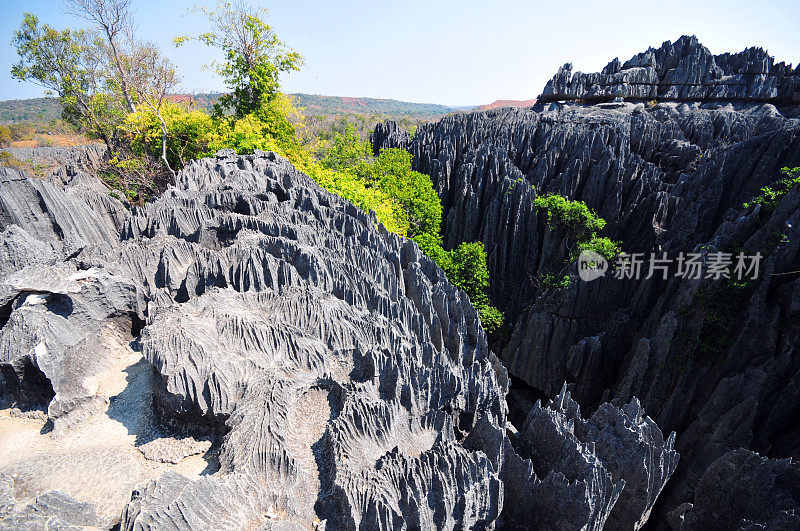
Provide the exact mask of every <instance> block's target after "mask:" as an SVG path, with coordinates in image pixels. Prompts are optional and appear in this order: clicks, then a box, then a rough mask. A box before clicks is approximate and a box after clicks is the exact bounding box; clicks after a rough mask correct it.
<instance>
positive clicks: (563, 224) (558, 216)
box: [533, 194, 606, 242]
mask: <svg viewBox="0 0 800 531" xmlns="http://www.w3.org/2000/svg"><path fill="white" fill-rule="evenodd" d="M533 206H534V208H535V209H536V211H537V212H544V213H546V214H547V221H548V223H550V224H553V225H555V226H556V227H558V228H561V229H563V230H566V231H567V232H568V233H569V235H570V236H571V237H572V239H574V240H575V241H578V242H582V241H585V240H590V239H591V238H593V237H594V236H595V235H596V234H597V233H598V232H600V231H601V230H603V228H605V226H606V222H605V220H604V219H603V218H601V217H598V216H597V214H595V213H594V212H592V211H591V210H589V207H588V206H586V203H584V202H583V201H571V200H569V199H567V198H566V197H564V196H561V195H558V194H548V195H542V196H538V197H536V199H534V200H533Z"/></svg>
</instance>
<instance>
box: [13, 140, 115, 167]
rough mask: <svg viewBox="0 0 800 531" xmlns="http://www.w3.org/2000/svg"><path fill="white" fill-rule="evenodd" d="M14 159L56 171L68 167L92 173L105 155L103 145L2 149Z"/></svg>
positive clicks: (99, 165)
mask: <svg viewBox="0 0 800 531" xmlns="http://www.w3.org/2000/svg"><path fill="white" fill-rule="evenodd" d="M0 151H5V152H7V153H9V154H10V155H12V156H13V157H14V158H16V159H19V160H21V161H29V162H30V163H31V164H35V165H39V166H46V167H48V168H53V169H57V168H59V167H69V168H71V169H72V170H73V171H75V170H78V171H85V172H94V171H96V170H98V169H100V167H101V165H102V162H103V159H104V157H105V155H106V146H105V145H104V144H88V145H85V146H69V147H22V148H19V147H18V148H13V147H8V148H2V149H0Z"/></svg>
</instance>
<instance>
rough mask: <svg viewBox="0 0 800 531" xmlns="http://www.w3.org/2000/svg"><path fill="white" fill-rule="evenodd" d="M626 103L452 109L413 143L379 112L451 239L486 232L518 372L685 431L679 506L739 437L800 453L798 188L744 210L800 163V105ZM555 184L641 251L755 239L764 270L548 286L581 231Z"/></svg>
mask: <svg viewBox="0 0 800 531" xmlns="http://www.w3.org/2000/svg"><path fill="white" fill-rule="evenodd" d="M692 53H694V52H692ZM654 57H655V56H654ZM678 57H683V56H681V55H680V54H677V55H674V58H673V59H674V60H673V59H670V61H673V62H672V63H670V64H673V63H674V65H673V66H671V67H670V68H677V66H675V65H678V63H679V62H680V61H678ZM687 57H688V56H687ZM659 60H660V59H659ZM714 60H715V61H716V59H714ZM681 61H683V59H681ZM640 63H641V65H645V64H648V63H647V58H645V57H642V58H641V60H640ZM731 64H733V63H731ZM737 64H738V63H737ZM641 65H639V66H641ZM639 66H637V68H638V67H639ZM620 68H621V67H620ZM725 68H728V67H727V66H726V67H725ZM731 68H733V67H731ZM737 68H738V67H737ZM742 68H744V67H742ZM776 68H777V67H776ZM781 68H783V67H781ZM777 71H778V70H776V72H777ZM687 75H688V74H687ZM776 75H777V74H776ZM781 75H782V76H784V74H781ZM791 76H795V77H791ZM791 76H790V75H789V74H788V73H786V74H785V76H784V77H781V79H784V78H785V79H787V80H788V79H790V78H791V79H795V78H796V74H791ZM788 82H789V81H787V83H788ZM615 97H616V96H615ZM692 97H694V96H692ZM698 98H699V96H698ZM609 99H612V98H609ZM612 106H613V107H614V108H603V107H599V106H595V105H577V104H566V105H559V104H555V103H554V104H550V105H548V106H547V107H545V106H535V107H534V108H532V109H502V110H494V111H487V112H480V113H470V114H466V115H460V116H450V117H446V118H444V119H442V120H441V121H439V122H437V123H435V124H427V125H424V126H422V127H420V128H419V129H418V130H417V132H416V133H415V135H414V137H413V138H411V139H408V138H404V137H400V136H398V135H391V134H385V132H386V131H389V132H391V131H392V130H393V128H392V127H391V126H381V127H379V128H378V130H377V131H376V134H375V138H376V140H380V139H384V140H383V144H381V145H379V146H377V147H376V149H379V148H380V147H406V148H408V149H409V150H410V151H411V153H412V155H413V156H414V162H413V166H414V169H416V170H418V171H421V172H423V173H426V174H428V175H430V176H431V178H432V180H433V183H434V187H435V188H436V189H437V191H438V192H439V196H440V198H441V200H442V204H443V206H444V219H445V222H444V224H443V233H444V240H445V246H446V247H447V248H453V247H455V246H457V245H458V244H460V243H461V242H464V241H482V242H483V243H484V246H485V248H486V251H487V253H488V262H489V272H490V282H491V297H492V300H493V302H494V303H495V304H496V305H498V306H499V307H500V308H501V309H502V310H504V311H505V313H506V316H507V318H508V319H509V321H510V326H511V328H512V330H513V333H512V336H511V339H510V341H509V342H508V343H506V344H505V345H498V347H502V350H501V358H502V359H503V361H504V363H505V365H506V367H507V368H508V370H509V373H510V374H511V375H512V376H514V377H516V378H518V379H519V380H517V381H519V382H520V383H521V384H522V385H523V386H524V387H529V388H531V392H533V393H534V394H536V393H539V394H540V395H541V394H543V395H545V396H548V397H555V396H556V395H557V394H558V392H559V387H558V386H559V383H560V382H563V381H568V382H571V383H574V385H573V387H572V388H571V390H572V392H573V396H574V397H575V399H576V401H577V402H579V403H580V404H581V405H582V406H583V407H584V408H586V409H587V410H588V411H590V412H592V411H595V410H596V409H597V408H599V407H600V405H601V404H602V403H603V402H607V401H609V400H612V399H615V398H616V399H618V400H619V401H620V403H627V402H629V401H630V400H631V399H632V398H633V397H634V396H636V397H639V399H640V400H641V404H642V406H643V407H644V408H645V409H646V410H647V411H649V412H651V414H652V416H653V419H654V420H655V421H656V422H657V423H658V426H659V427H661V429H662V430H664V431H665V432H671V431H675V432H676V434H677V438H676V443H675V448H676V450H677V451H678V452H680V453H681V456H682V457H681V460H680V463H679V466H678V468H677V469H676V471H675V475H674V476H673V478H672V480H671V481H670V482H669V483H668V485H667V487H666V488H665V490H664V492H663V494H662V496H661V497H660V498H659V502H658V503H657V504H656V506H655V507H654V509H653V510H654V511H655V513H657V514H658V517H659V518H663V517H665V515H666V513H667V512H670V511H671V510H673V509H674V508H676V507H677V506H679V505H681V504H682V503H685V502H689V501H690V500H691V499H692V497H693V496H694V484H695V482H696V478H698V477H701V476H702V474H703V472H704V470H705V469H706V468H707V467H708V465H709V464H710V463H712V462H713V461H714V460H715V459H716V458H718V457H720V456H721V455H723V454H724V453H726V452H728V451H730V450H732V449H735V448H738V447H746V448H750V449H752V450H754V451H758V452H761V453H762V454H764V455H766V456H770V457H783V456H789V455H792V456H797V455H800V438H798V437H797V428H796V420H795V419H796V418H797V415H798V409H797V404H798V401H797V397H798V396H800V373H798V365H797V362H796V360H795V358H796V355H795V352H794V349H793V347H792V345H797V344H798V341H799V340H800V336H799V334H800V321H798V320H797V316H798V315H799V314H798V310H799V309H800V306H798V304H800V299H798V295H797V293H798V289H797V288H798V282H800V281H799V280H798V276H797V274H795V273H793V272H794V271H796V270H797V267H796V264H798V263H800V225H799V223H800V192H798V191H797V190H793V191H792V192H790V193H788V194H786V195H784V196H783V197H782V198H781V200H780V202H779V204H777V205H776V208H775V209H774V210H771V211H766V210H763V209H752V208H751V209H746V208H744V206H743V203H745V202H747V201H749V200H750V199H751V198H753V197H754V196H755V195H757V194H758V193H759V190H760V188H761V187H763V186H767V185H771V184H773V183H774V182H775V181H776V180H778V179H779V178H780V177H781V174H780V171H779V170H780V168H782V167H785V166H788V167H794V166H800V142H799V141H798V139H800V122H799V121H798V119H797V116H798V106H797V105H793V106H792V105H787V104H782V105H781V106H780V107H776V106H774V105H772V104H755V103H744V102H741V101H735V102H732V103H727V104H725V103H724V102H719V103H713V104H712V103H703V102H702V101H692V102H690V101H687V102H683V103H677V102H664V103H659V104H657V105H655V106H653V107H647V108H645V107H644V106H641V105H628V104H625V105H622V106H620V104H619V103H614V104H613V105H612ZM382 131H383V132H382ZM546 193H558V194H561V195H564V196H566V197H569V198H571V199H576V200H581V201H584V202H585V203H586V204H587V205H588V206H589V207H590V208H591V209H592V210H594V211H595V212H597V213H598V214H599V215H600V216H601V217H603V218H604V219H605V220H606V221H607V222H608V225H607V227H606V229H605V230H604V232H603V233H602V235H603V236H608V237H610V238H611V239H613V240H617V241H620V242H621V244H622V248H623V249H624V250H625V251H627V252H629V253H633V252H639V253H645V254H648V255H649V253H651V252H657V253H664V252H666V253H668V256H669V257H672V258H675V257H677V256H678V255H679V253H681V252H683V253H689V252H701V253H706V256H707V253H711V252H716V251H720V250H727V251H735V250H737V249H740V248H743V249H746V250H747V251H748V253H755V252H756V251H760V252H762V255H763V260H762V263H761V269H760V276H759V278H758V280H757V281H756V282H753V283H751V284H749V285H748V287H747V288H746V289H744V290H741V291H736V290H735V289H733V288H731V286H727V288H726V287H725V286H724V285H720V283H719V282H717V283H714V282H712V281H711V280H704V281H695V280H689V279H678V278H671V279H668V280H666V281H663V280H661V279H660V278H651V279H645V278H642V279H640V280H638V281H623V280H617V279H613V278H608V277H606V278H602V279H599V280H595V281H593V282H591V283H586V282H581V281H578V280H577V275H576V270H575V269H571V270H568V272H569V273H570V274H571V275H572V276H573V278H575V280H574V281H573V283H572V285H571V286H569V287H568V288H563V289H559V290H554V291H547V290H543V289H541V287H540V285H539V279H540V278H541V276H542V275H543V274H545V273H548V272H551V271H554V270H557V269H560V268H561V266H562V264H563V261H564V260H565V259H568V258H569V256H570V250H569V249H568V241H567V237H566V234H565V233H564V232H563V231H560V230H551V229H550V227H548V225H547V219H546V217H545V216H544V215H542V214H540V213H538V212H536V210H535V208H534V205H533V202H534V199H535V198H536V196H537V194H546ZM780 235H785V238H784V240H785V241H783V243H779V244H778V243H776V240H775V238H779V239H781V238H782V237H781V236H780ZM573 267H574V266H573ZM646 274H647V271H646V266H645V271H644V274H643V275H642V277H644V276H646ZM699 288H702V290H703V291H700V292H698V289H699ZM707 290H710V293H712V294H719V295H717V296H716V298H715V299H714V301H713V302H714V303H715V304H716V305H713V304H712V309H714V311H716V312H721V313H722V315H723V316H724V317H726V318H729V320H728V319H726V321H725V322H726V323H728V324H725V325H724V327H723V330H722V331H720V330H718V329H716V328H715V325H714V324H713V323H712V322H711V321H713V318H714V315H715V314H713V313H712V314H710V315H708V317H709V318H708V319H707V318H706V308H705V307H704V306H703V304H702V303H701V300H702V294H703V293H705V292H707ZM726 290H727V291H726ZM734 294H738V295H736V297H734ZM524 414H525V412H522V414H521V415H520V414H519V412H517V414H516V415H515V416H516V417H520V416H521V417H522V418H524Z"/></svg>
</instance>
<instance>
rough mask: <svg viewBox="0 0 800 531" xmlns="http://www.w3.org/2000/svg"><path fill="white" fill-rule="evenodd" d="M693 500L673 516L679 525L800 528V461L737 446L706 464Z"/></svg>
mask: <svg viewBox="0 0 800 531" xmlns="http://www.w3.org/2000/svg"><path fill="white" fill-rule="evenodd" d="M693 502H694V503H686V504H684V505H682V506H681V507H680V508H678V509H676V510H675V511H674V512H673V513H671V514H670V515H669V516H668V518H669V519H670V522H671V523H672V524H673V527H674V528H676V529H678V528H679V529H691V530H694V529H710V528H720V529H798V528H800V514H798V507H800V467H798V466H797V464H796V463H792V462H791V460H790V459H765V458H763V457H760V456H758V455H757V454H754V453H753V452H749V451H747V450H744V449H739V450H733V451H730V452H728V453H726V454H725V455H723V456H722V457H720V458H719V459H717V460H716V461H714V462H713V463H712V464H711V466H709V467H708V469H706V471H705V473H704V474H703V477H702V478H700V481H699V482H698V484H697V491H696V493H695V497H694V500H693Z"/></svg>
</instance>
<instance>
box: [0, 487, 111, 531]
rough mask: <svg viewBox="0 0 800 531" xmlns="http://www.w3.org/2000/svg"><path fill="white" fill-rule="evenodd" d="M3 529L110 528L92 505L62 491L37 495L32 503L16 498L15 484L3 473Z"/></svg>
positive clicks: (0, 512)
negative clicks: (19, 500)
mask: <svg viewBox="0 0 800 531" xmlns="http://www.w3.org/2000/svg"><path fill="white" fill-rule="evenodd" d="M0 527H2V528H3V529H47V530H51V529H52V530H61V529H86V528H101V527H108V523H107V522H103V521H102V519H101V518H100V517H99V516H98V515H97V513H96V512H95V510H94V507H93V506H92V505H91V504H89V503H81V502H78V501H76V500H75V499H73V498H71V497H70V496H68V495H66V494H65V493H63V492H61V491H50V492H46V493H44V494H41V495H40V496H37V497H36V499H35V500H33V502H31V503H29V504H24V503H19V502H18V500H17V499H16V498H15V489H14V482H13V480H12V479H11V478H9V477H8V476H5V475H3V474H0Z"/></svg>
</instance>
